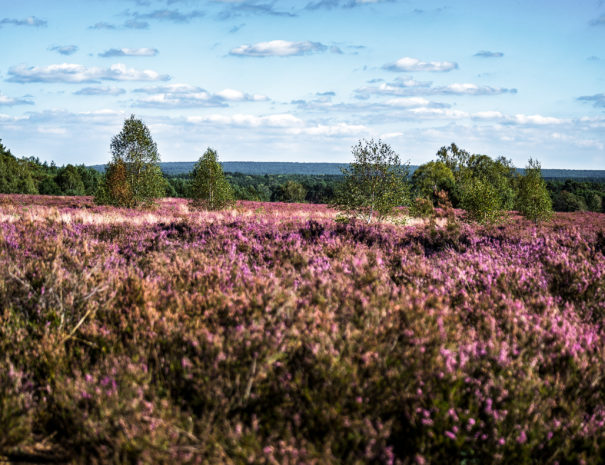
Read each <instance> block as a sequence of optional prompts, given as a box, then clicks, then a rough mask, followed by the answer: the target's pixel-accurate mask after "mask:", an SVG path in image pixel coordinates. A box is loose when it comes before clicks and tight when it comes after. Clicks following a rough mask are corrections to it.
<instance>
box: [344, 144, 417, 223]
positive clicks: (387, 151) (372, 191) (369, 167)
mask: <svg viewBox="0 0 605 465" xmlns="http://www.w3.org/2000/svg"><path fill="white" fill-rule="evenodd" d="M352 153H353V157H354V161H353V162H352V163H351V164H350V166H349V168H345V169H343V170H342V173H343V176H344V180H343V181H342V183H341V184H340V186H339V187H338V188H337V190H336V196H335V201H334V203H333V206H334V207H336V208H338V209H339V210H341V211H344V212H345V213H347V214H350V215H353V216H358V217H360V218H362V219H363V220H364V221H367V222H368V223H370V222H371V221H372V219H374V218H383V217H385V216H388V215H391V214H393V213H394V210H395V208H396V207H399V206H403V205H406V204H407V203H408V201H409V186H408V182H407V181H408V173H409V165H407V164H402V163H401V161H400V159H399V155H398V154H397V153H395V151H394V150H393V149H392V148H391V147H390V146H389V145H388V144H386V143H384V142H382V141H381V140H377V141H375V140H374V139H370V140H363V141H359V142H358V143H357V145H355V146H353V149H352Z"/></svg>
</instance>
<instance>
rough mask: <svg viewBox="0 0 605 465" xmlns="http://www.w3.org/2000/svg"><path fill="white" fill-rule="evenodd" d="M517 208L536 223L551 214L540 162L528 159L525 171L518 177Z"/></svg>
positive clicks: (550, 202) (549, 200) (550, 201)
mask: <svg viewBox="0 0 605 465" xmlns="http://www.w3.org/2000/svg"><path fill="white" fill-rule="evenodd" d="M517 210H518V211H519V213H521V214H522V215H523V216H525V217H526V218H528V219H530V220H532V221H535V222H536V223H538V222H539V221H542V220H547V219H549V218H550V217H551V216H552V200H551V199H550V195H549V193H548V190H547V189H546V183H545V182H544V179H543V178H542V168H541V166H540V162H538V161H537V160H533V159H531V158H530V159H529V162H528V164H527V166H526V167H525V173H524V174H523V176H521V178H519V187H518V192H517Z"/></svg>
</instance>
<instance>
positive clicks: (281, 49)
mask: <svg viewBox="0 0 605 465" xmlns="http://www.w3.org/2000/svg"><path fill="white" fill-rule="evenodd" d="M327 49H328V47H327V46H326V45H324V44H321V43H319V42H310V41H308V40H307V41H304V42H288V41H287V40H272V41H269V42H258V43H256V44H253V45H240V46H239V47H236V48H234V49H233V50H231V52H229V53H230V54H231V55H236V56H248V57H272V56H276V57H288V56H295V55H306V54H309V53H316V52H325V51H326V50H327Z"/></svg>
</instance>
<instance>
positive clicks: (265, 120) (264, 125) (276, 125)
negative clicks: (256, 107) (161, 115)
mask: <svg viewBox="0 0 605 465" xmlns="http://www.w3.org/2000/svg"><path fill="white" fill-rule="evenodd" d="M186 121H187V122H188V123H191V124H210V125H215V126H217V125H218V126H230V127H247V128H257V129H273V130H279V132H282V133H285V134H291V135H308V136H334V137H337V136H351V135H357V134H365V133H367V132H369V130H368V128H367V127H366V126H363V125H356V124H348V123H343V122H337V123H334V124H307V123H305V121H303V120H302V119H300V118H298V117H297V116H294V115H292V114H291V113H278V114H272V115H266V116H257V115H250V114H235V115H220V114H213V115H205V116H190V117H188V118H186Z"/></svg>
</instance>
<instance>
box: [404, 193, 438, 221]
mask: <svg viewBox="0 0 605 465" xmlns="http://www.w3.org/2000/svg"><path fill="white" fill-rule="evenodd" d="M409 213H410V216H413V217H415V218H429V217H431V216H433V215H434V214H435V207H433V202H432V201H430V200H429V199H425V198H422V197H417V198H416V199H414V201H413V202H412V205H410V209H409Z"/></svg>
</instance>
